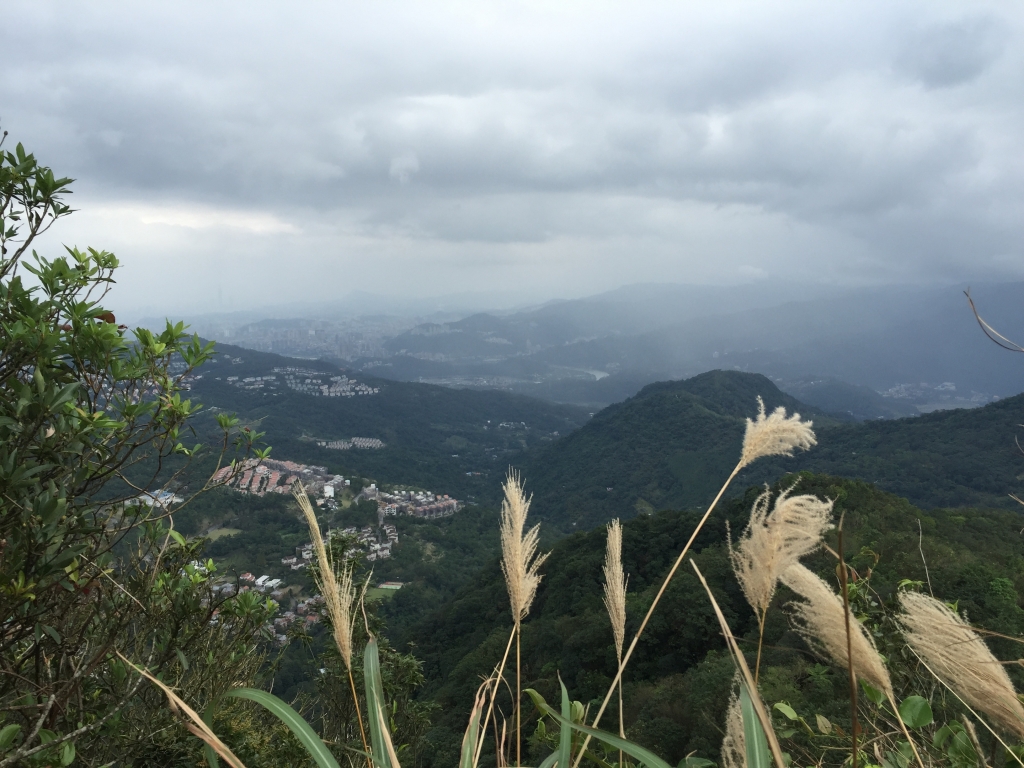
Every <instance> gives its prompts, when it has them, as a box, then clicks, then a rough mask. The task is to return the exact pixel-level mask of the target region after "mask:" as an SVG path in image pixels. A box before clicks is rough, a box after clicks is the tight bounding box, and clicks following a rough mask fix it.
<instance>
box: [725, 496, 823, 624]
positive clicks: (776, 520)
mask: <svg viewBox="0 0 1024 768" xmlns="http://www.w3.org/2000/svg"><path fill="white" fill-rule="evenodd" d="M792 490H793V487H792V486H791V487H790V488H788V489H787V490H785V491H783V492H782V493H781V494H779V496H778V498H777V499H776V500H775V504H774V505H773V506H772V508H771V512H769V504H770V502H771V492H770V491H769V490H767V489H766V490H765V492H764V493H762V494H761V495H760V496H758V497H757V501H755V502H754V506H753V508H752V509H751V510H750V522H749V523H748V524H747V528H746V530H744V532H743V535H742V536H741V537H740V540H739V541H738V542H737V544H736V546H735V547H733V545H732V541H731V540H730V541H729V557H730V559H731V560H732V569H733V572H734V573H735V574H736V579H737V580H738V581H739V583H740V587H741V588H742V589H743V594H744V595H745V596H746V598H747V601H748V602H749V603H750V605H751V607H752V608H753V609H754V610H755V611H756V612H757V614H758V617H759V618H760V619H762V620H763V619H764V615H765V613H766V612H767V611H768V606H769V605H771V602H772V598H773V597H774V596H775V589H776V586H777V585H778V581H779V577H780V576H781V575H782V573H783V571H785V570H786V569H787V568H789V566H791V565H793V564H794V563H796V562H798V561H799V560H800V558H801V557H804V556H805V555H808V554H810V553H811V552H813V551H814V550H815V549H817V548H818V547H819V546H820V545H821V538H822V536H823V535H824V534H825V531H827V530H829V529H830V528H831V527H832V502H831V501H822V500H821V499H819V498H817V497H816V496H810V495H807V494H803V495H799V496H790V493H791V492H792Z"/></svg>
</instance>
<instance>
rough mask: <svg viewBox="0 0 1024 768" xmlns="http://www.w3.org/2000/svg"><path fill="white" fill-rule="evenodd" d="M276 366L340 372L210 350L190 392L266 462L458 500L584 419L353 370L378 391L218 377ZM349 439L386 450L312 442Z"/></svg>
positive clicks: (567, 410)
mask: <svg viewBox="0 0 1024 768" xmlns="http://www.w3.org/2000/svg"><path fill="white" fill-rule="evenodd" d="M285 366H292V367H303V368H307V369H311V370H317V371H322V372H324V373H327V374H330V375H332V376H334V375H340V374H342V373H346V372H345V371H343V370H341V369H339V368H337V367H336V366H334V365H332V364H330V363H326V362H322V361H310V360H296V359H294V358H286V357H281V356H279V355H273V354H267V353H261V352H254V351H252V350H247V349H241V348H239V347H232V346H230V345H226V344H218V345H217V362H216V363H213V364H210V365H207V366H206V367H205V368H204V369H203V371H202V373H203V377H202V378H201V379H200V380H198V381H197V382H195V385H194V390H193V392H192V395H193V397H195V398H196V399H197V400H199V401H201V402H202V403H203V404H204V406H205V409H206V411H207V417H206V418H207V419H209V418H210V412H211V411H214V410H215V409H222V410H226V411H232V412H235V413H237V414H238V415H239V416H240V417H241V418H242V419H243V420H244V421H245V422H246V423H249V424H251V425H253V426H254V428H257V429H259V430H260V431H265V432H266V438H265V441H266V443H267V444H269V445H271V446H273V450H274V456H275V457H279V458H282V459H291V460H294V461H300V462H305V463H313V464H320V465H325V466H329V467H332V468H334V467H337V468H341V469H344V470H345V471H346V472H350V473H353V474H359V475H361V476H364V477H371V478H375V479H378V480H380V481H384V482H390V483H403V484H410V485H417V486H420V487H424V488H429V489H438V490H442V489H443V492H444V493H454V494H460V498H461V495H465V494H469V495H475V494H478V493H480V492H481V490H482V489H486V488H493V487H496V486H497V485H498V482H499V478H500V477H501V476H502V475H503V473H504V472H505V470H506V468H507V466H508V463H509V460H510V458H511V457H512V456H514V455H518V454H519V453H520V452H521V451H523V450H524V449H529V448H532V447H535V446H539V445H542V444H544V443H547V442H551V441H553V440H555V439H557V438H558V437H559V435H564V434H566V433H568V432H570V431H572V430H574V429H576V428H577V427H579V426H580V425H582V424H583V423H584V422H585V421H586V420H587V418H588V413H587V412H586V411H584V410H582V409H580V408H576V407H573V406H564V405H556V404H553V403H548V402H543V401H541V400H536V399H533V398H529V397H524V396H522V395H513V394H510V393H507V392H500V391H494V390H486V391H476V390H472V391H471V390H455V389H448V388H445V387H438V386H432V385H428V384H418V383H405V382H396V381H387V380H382V379H375V378H372V377H368V376H364V375H362V374H361V373H351V372H348V375H349V376H351V377H352V378H354V379H356V380H357V381H358V382H360V383H362V384H366V385H367V386H370V387H375V388H377V389H379V393H378V394H373V395H366V396H357V397H317V396H313V395H310V394H306V393H303V392H299V391H296V390H294V389H290V388H288V387H286V386H283V385H281V384H280V381H278V387H277V388H276V389H273V390H266V389H265V390H249V389H244V388H241V387H240V386H238V385H237V384H238V382H229V381H227V379H228V377H238V380H239V381H241V380H243V379H245V378H247V377H256V376H264V375H268V374H272V371H273V369H274V368H280V367H285ZM278 376H279V379H280V374H278ZM502 425H505V426H502ZM200 428H202V422H200ZM352 437H368V438H377V439H379V440H382V441H383V442H384V443H385V446H386V447H385V448H383V449H380V450H355V449H351V450H346V451H338V450H330V449H327V448H321V447H319V446H318V445H317V444H316V442H315V440H316V439H320V440H348V439H350V438H352ZM467 472H468V473H474V474H470V475H467Z"/></svg>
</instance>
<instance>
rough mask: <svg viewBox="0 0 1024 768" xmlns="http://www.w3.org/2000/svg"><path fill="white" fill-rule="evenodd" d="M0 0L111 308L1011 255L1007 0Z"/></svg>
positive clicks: (73, 233)
mask: <svg viewBox="0 0 1024 768" xmlns="http://www.w3.org/2000/svg"><path fill="white" fill-rule="evenodd" d="M4 16H5V21H6V22H7V26H8V27H9V28H11V29H15V30H17V34H14V35H12V36H9V38H8V40H9V44H8V47H9V50H8V51H7V53H6V55H5V60H6V61H5V67H4V68H3V70H0V105H2V110H0V118H2V119H3V124H4V127H5V128H7V129H8V130H10V131H11V132H12V136H13V137H15V138H16V139H21V140H24V141H25V143H26V144H27V145H29V146H30V148H32V149H33V150H35V151H36V153H37V155H39V156H40V157H41V158H42V159H44V160H45V161H46V162H48V163H49V164H51V165H52V166H54V167H55V169H57V170H58V171H61V172H66V173H70V174H72V175H74V176H75V177H77V178H78V179H79V182H78V185H77V189H78V199H77V200H76V202H77V203H78V207H79V208H81V209H82V212H81V213H79V214H76V216H75V217H73V218H72V219H71V220H69V221H68V223H67V224H65V225H64V227H63V229H61V230H57V231H56V236H57V237H59V238H60V239H62V240H68V239H69V238H70V239H76V240H77V239H78V238H85V237H88V238H90V240H89V241H90V242H92V243H94V244H97V245H105V246H107V247H113V246H116V248H117V249H118V253H119V254H120V255H121V256H122V259H123V260H124V261H125V262H126V264H128V265H129V266H128V267H126V270H125V274H124V279H123V281H122V282H123V288H122V289H121V293H119V294H118V295H117V298H118V300H119V301H123V302H124V303H125V304H126V305H131V304H132V302H136V303H139V304H140V305H141V304H142V303H143V300H142V299H141V298H140V297H141V296H145V299H144V302H145V303H146V304H150V303H151V302H153V301H154V300H155V301H157V302H162V303H163V304H164V305H165V306H166V307H167V308H168V309H174V308H178V307H183V308H191V307H192V305H201V306H206V305H207V304H211V303H213V304H217V303H219V304H220V305H221V306H211V308H214V309H221V308H232V307H237V306H238V305H239V303H240V302H243V301H247V302H251V301H256V302H273V301H285V300H287V301H292V300H295V299H297V298H301V297H311V298H317V299H323V298H327V297H329V296H331V295H342V294H344V293H345V292H346V291H348V290H353V289H361V290H368V291H374V290H375V289H378V288H379V287H380V286H382V285H386V286H388V287H389V290H390V291H391V292H392V293H393V294H394V295H396V296H400V295H407V294H411V293H417V294H419V293H422V292H423V291H428V292H432V293H447V292H461V291H472V290H481V291H490V290H492V289H493V288H494V286H496V285H500V286H501V287H502V290H507V291H508V292H509V294H510V296H515V297H519V298H522V297H527V298H546V297H550V296H556V295H563V296H567V295H579V294H580V293H584V292H587V291H590V290H600V289H605V288H610V287H613V286H614V285H617V284H621V283H625V282H634V281H652V280H672V281H688V280H692V281H704V282H734V281H741V280H749V279H753V278H756V277H758V276H767V277H773V276H774V277H778V278H782V279H785V278H794V277H799V278H801V279H805V280H810V281H821V282H829V283H843V282H847V283H863V282H878V281H936V280H939V281H942V280H971V279H974V280H977V279H1003V278H1008V277H1014V278H1020V277H1021V276H1024V258H1022V252H1021V251H1022V243H1021V236H1020V231H1019V230H1020V227H1019V222H1020V220H1021V213H1022V208H1024V189H1022V180H1024V173H1022V168H1021V162H1022V161H1021V160H1020V158H1021V157H1024V153H1022V150H1024V146H1022V143H1024V136H1022V134H1021V132H1020V130H1019V126H1020V124H1021V115H1020V111H1021V107H1020V104H1021V103H1022V101H1021V94H1020V93H1019V90H1020V86H1019V84H1020V83H1021V82H1024V78H1022V74H1024V73H1022V60H1021V55H1020V53H1019V51H1021V50H1022V46H1021V44H1020V43H1021V42H1022V40H1021V38H1022V24H1021V17H1022V13H1021V11H1020V10H1019V9H1018V8H1017V7H1015V6H1012V5H999V4H993V5H984V4H972V5H971V6H970V7H965V6H962V5H960V4H954V3H950V4H941V3H924V2H922V3H917V4H911V5H901V6H899V7H895V6H893V5H892V4H886V3H875V4H870V3H868V4H864V3H856V4H855V3H849V4H829V5H827V6H821V5H820V4H816V3H792V4H777V3H773V4H770V5H769V4H745V3H738V4H728V3H724V4H713V5H712V4H688V5H685V6H680V5H679V4H675V3H664V4H658V3H645V4H629V5H625V4H623V5H600V6H592V5H587V6H583V5H580V6H572V5H569V4H564V5H558V6H556V7H548V6H546V5H542V4H537V5H526V4H520V5H512V4H509V5H492V4H488V5H487V6H480V5H478V4H462V5H459V4H454V5H448V6H444V7H439V6H438V5H437V4H398V3H394V4H386V5H385V4H372V5H367V4H361V5H360V4H352V5H345V6H342V5H336V4H317V3H309V4H298V5H294V4H289V5H288V7H287V8H286V7H284V6H283V5H275V4H262V5H261V4H252V3H235V4H229V3H224V4H201V3H181V4H174V5H173V6H166V7H146V6H141V5H140V4H129V3H110V4H103V3H94V4H89V5H88V6H72V7H69V6H66V5H64V4H58V3H53V4H47V3H37V2H33V3H28V2H24V3H20V4H18V3H15V4H9V5H8V10H5V12H4ZM185 265H187V266H188V268H189V269H193V270H195V273H196V274H198V275H200V276H204V277H207V278H208V282H209V285H205V286H204V285H200V286H199V287H198V288H195V287H193V288H189V289H188V290H187V291H186V286H187V281H188V280H189V279H191V278H192V276H190V275H187V274H182V272H181V269H180V267H182V266H185ZM151 285H160V286H161V288H162V290H161V291H160V293H159V295H158V296H156V297H154V296H152V295H151V293H152V291H151V289H150V288H149V286H151ZM225 292H226V293H227V299H225V298H224V296H225ZM243 297H244V298H243Z"/></svg>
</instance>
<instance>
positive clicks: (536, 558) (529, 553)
mask: <svg viewBox="0 0 1024 768" xmlns="http://www.w3.org/2000/svg"><path fill="white" fill-rule="evenodd" d="M502 489H503V490H504V491H505V499H504V501H502V502H501V555H502V557H501V571H502V573H503V574H504V576H505V586H506V587H507V588H508V597H509V602H510V603H511V604H512V621H513V622H514V623H515V625H516V626H517V627H518V626H519V624H520V623H521V622H522V620H523V619H525V618H526V616H527V614H529V612H530V606H531V605H533V598H534V597H536V596H537V587H538V586H539V585H540V580H541V576H540V574H539V573H538V572H537V571H538V569H539V568H540V566H541V565H543V563H544V561H545V560H547V558H548V554H550V553H545V554H538V552H537V544H538V542H539V540H540V525H539V524H538V525H535V526H533V528H531V529H530V530H529V531H525V532H524V530H525V528H526V515H527V513H528V512H529V511H530V500H531V499H528V498H526V494H525V493H524V492H523V483H522V480H521V479H520V477H519V474H518V473H516V472H509V474H508V478H507V479H506V481H505V483H504V485H502ZM531 498H532V497H531Z"/></svg>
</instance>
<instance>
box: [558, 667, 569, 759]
mask: <svg viewBox="0 0 1024 768" xmlns="http://www.w3.org/2000/svg"><path fill="white" fill-rule="evenodd" d="M558 684H559V685H560V686H562V718H563V719H565V720H569V721H572V702H571V701H570V700H569V691H568V690H566V687H565V683H563V682H562V676H561V675H559V676H558ZM571 760H572V731H571V730H570V729H568V728H566V727H565V726H562V728H561V729H559V733H558V768H568V766H569V765H570V761H571Z"/></svg>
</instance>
